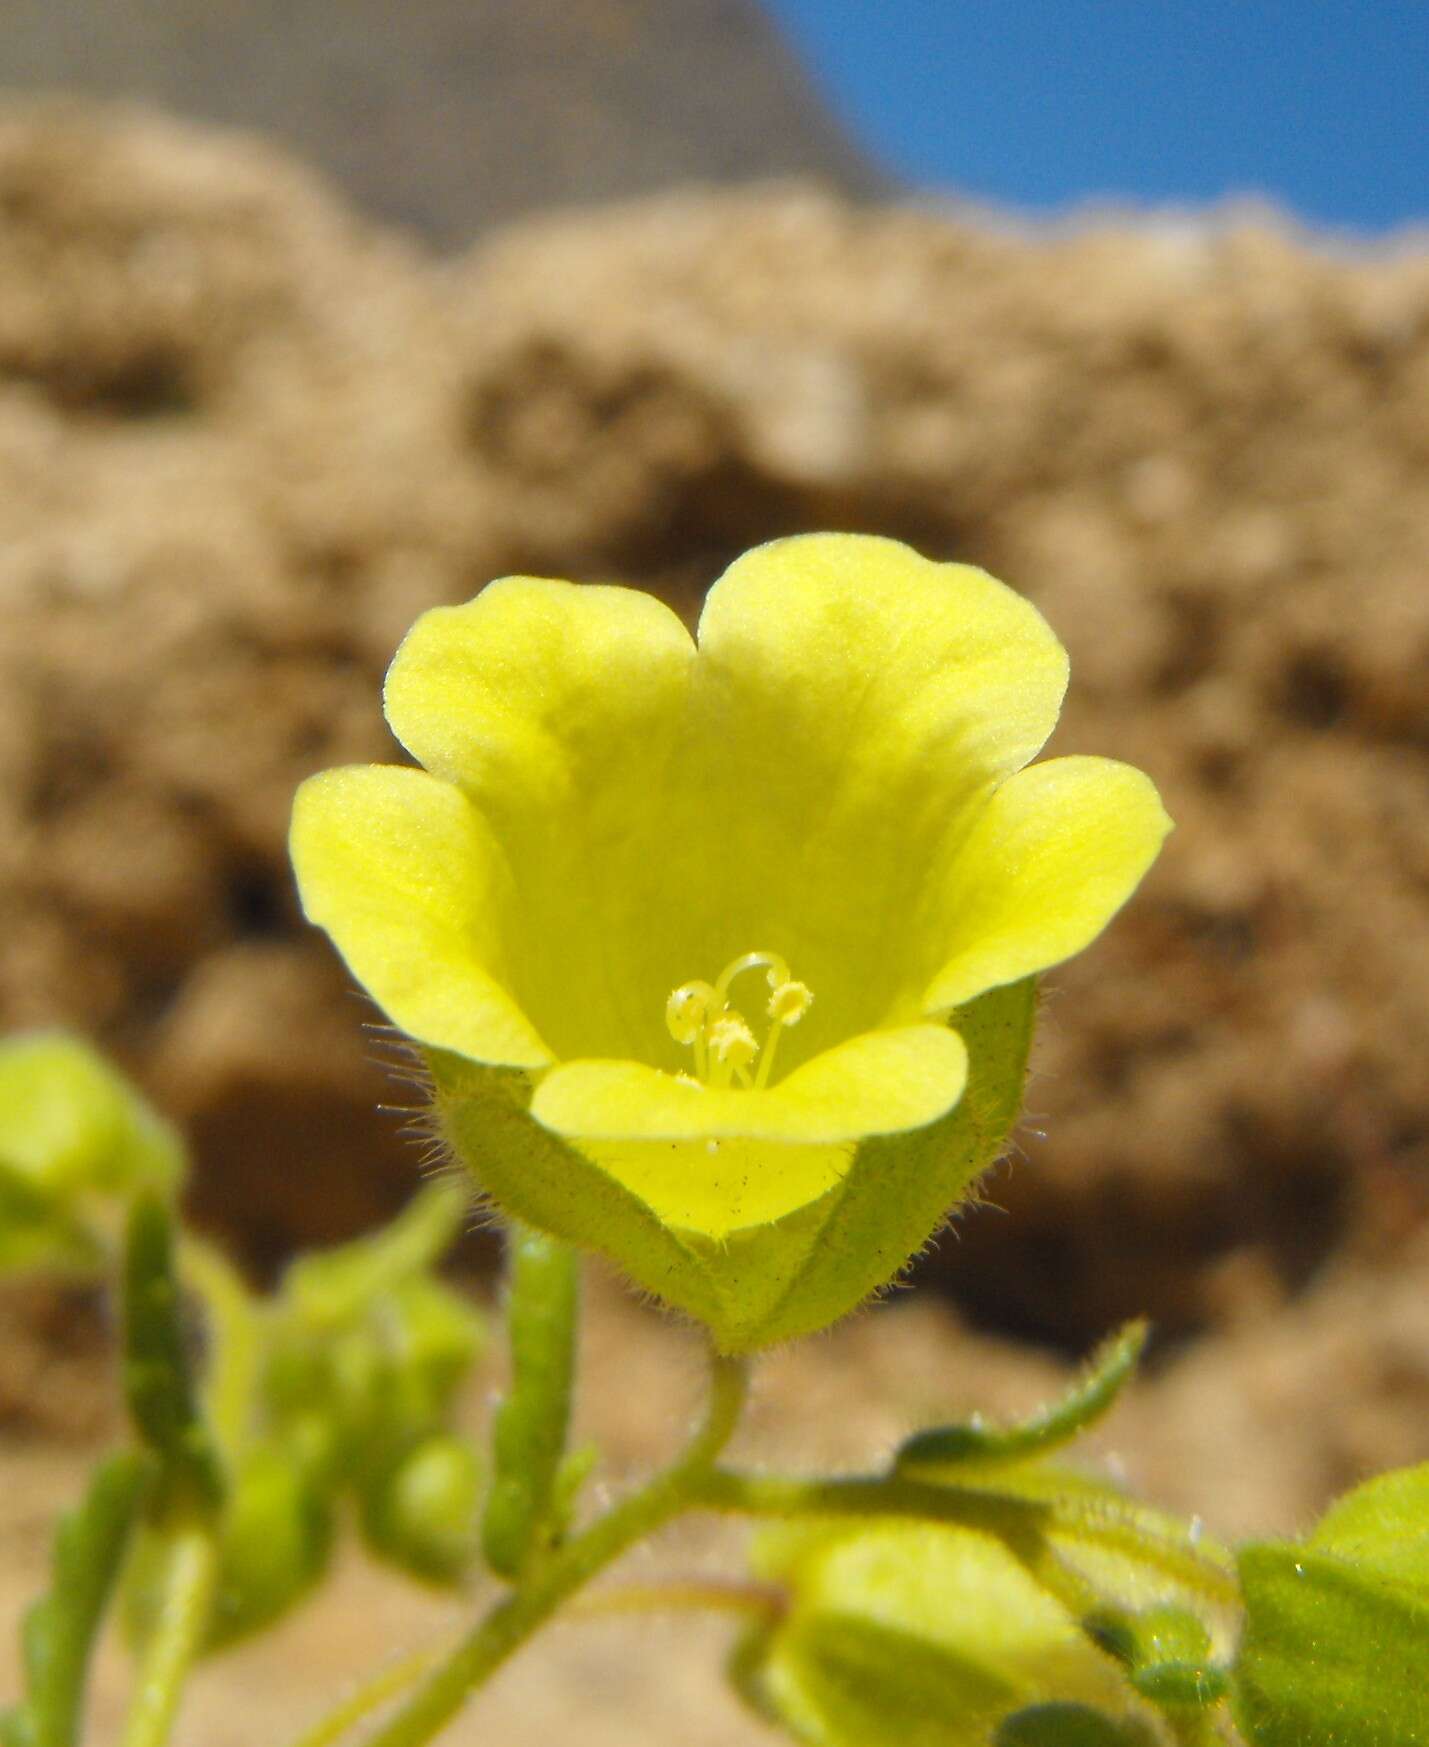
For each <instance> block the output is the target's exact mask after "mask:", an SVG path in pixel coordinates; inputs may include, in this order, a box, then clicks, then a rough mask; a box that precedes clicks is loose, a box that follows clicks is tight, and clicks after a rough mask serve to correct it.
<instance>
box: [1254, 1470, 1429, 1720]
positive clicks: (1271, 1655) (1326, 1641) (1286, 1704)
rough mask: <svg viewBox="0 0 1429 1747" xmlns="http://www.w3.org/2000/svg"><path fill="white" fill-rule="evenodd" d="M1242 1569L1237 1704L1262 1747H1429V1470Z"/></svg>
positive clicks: (1389, 1477) (1335, 1513) (1353, 1503)
mask: <svg viewBox="0 0 1429 1747" xmlns="http://www.w3.org/2000/svg"><path fill="white" fill-rule="evenodd" d="M1239 1565H1240V1577H1241V1586H1242V1589H1243V1591H1244V1595H1245V1608H1246V1625H1245V1634H1244V1637H1243V1640H1242V1643H1241V1647H1240V1654H1239V1656H1238V1658H1237V1661H1236V1666H1235V1669H1234V1672H1233V1677H1232V1678H1233V1704H1234V1709H1235V1714H1236V1721H1237V1723H1238V1725H1239V1727H1240V1729H1241V1731H1242V1732H1243V1733H1244V1734H1245V1736H1246V1737H1247V1739H1249V1740H1250V1741H1251V1742H1253V1743H1254V1747H1429V1674H1427V1673H1426V1671H1429V1463H1426V1464H1423V1465H1422V1466H1420V1467H1417V1468H1410V1469H1404V1470H1400V1471H1397V1472H1395V1473H1392V1474H1385V1475H1380V1476H1379V1477H1378V1478H1377V1479H1374V1480H1371V1481H1369V1482H1368V1483H1367V1484H1366V1485H1364V1486H1362V1487H1359V1488H1357V1489H1356V1490H1355V1491H1354V1492H1352V1493H1350V1494H1349V1495H1348V1496H1347V1497H1346V1498H1344V1499H1342V1500H1341V1501H1340V1502H1339V1503H1338V1504H1336V1505H1335V1506H1333V1507H1332V1508H1331V1510H1330V1511H1329V1512H1328V1513H1327V1514H1326V1516H1325V1517H1324V1518H1323V1519H1322V1520H1321V1522H1320V1524H1319V1526H1318V1528H1317V1529H1316V1530H1315V1532H1314V1533H1313V1534H1312V1535H1311V1536H1310V1537H1309V1539H1308V1540H1307V1541H1306V1542H1303V1543H1299V1544H1296V1543H1293V1542H1274V1541H1271V1542H1261V1543H1259V1544H1256V1545H1251V1546H1248V1547H1244V1548H1242V1549H1241V1552H1240V1558H1239Z"/></svg>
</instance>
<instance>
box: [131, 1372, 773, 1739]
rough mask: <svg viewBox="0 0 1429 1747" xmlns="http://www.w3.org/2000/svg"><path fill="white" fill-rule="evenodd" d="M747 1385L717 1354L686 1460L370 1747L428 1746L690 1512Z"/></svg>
mask: <svg viewBox="0 0 1429 1747" xmlns="http://www.w3.org/2000/svg"><path fill="white" fill-rule="evenodd" d="M747 1389H748V1378H747V1373H746V1370H745V1367H744V1365H743V1364H742V1363H741V1362H740V1361H738V1360H735V1359H723V1358H716V1359H715V1360H714V1362H713V1374H712V1378H711V1391H710V1404H709V1410H708V1413H707V1415H706V1418H705V1422H704V1424H703V1426H702V1427H701V1428H700V1430H699V1432H698V1433H697V1434H696V1436H695V1437H694V1439H693V1440H692V1442H691V1443H690V1445H689V1446H688V1448H687V1449H686V1450H685V1452H684V1454H683V1455H682V1456H681V1457H680V1458H679V1459H678V1461H676V1462H675V1463H674V1464H673V1466H671V1467H669V1468H667V1469H665V1471H664V1472H663V1473H661V1474H657V1475H656V1476H655V1477H654V1479H653V1480H650V1481H649V1482H647V1484H646V1485H645V1486H643V1487H641V1489H640V1490H639V1491H638V1492H635V1493H632V1494H631V1496H630V1497H629V1498H627V1499H625V1500H624V1501H623V1502H622V1503H620V1504H618V1505H616V1506H615V1508H614V1509H613V1510H611V1511H610V1512H608V1513H607V1515H605V1516H603V1517H600V1518H598V1519H597V1520H596V1521H595V1522H594V1523H592V1524H591V1526H590V1527H589V1528H588V1529H586V1530H585V1531H584V1533H583V1534H580V1535H577V1536H576V1537H575V1538H574V1539H573V1540H570V1541H568V1542H567V1543H566V1544H565V1546H563V1547H561V1548H560V1549H558V1550H557V1551H556V1552H554V1553H552V1554H551V1556H550V1557H549V1559H547V1560H545V1561H544V1562H543V1563H541V1564H539V1565H537V1566H536V1567H535V1568H534V1570H533V1571H532V1572H531V1574H530V1575H529V1576H528V1578H527V1579H526V1581H525V1582H523V1583H522V1584H521V1585H519V1586H518V1587H517V1588H516V1589H514V1590H512V1591H511V1592H510V1594H508V1595H507V1597H506V1598H505V1600H503V1601H500V1602H498V1603H497V1605H496V1606H495V1607H494V1608H493V1609H492V1610H491V1612H490V1613H489V1614H487V1616H486V1618H485V1619H484V1620H482V1621H481V1622H480V1624H479V1625H477V1626H476V1627H475V1629H474V1630H473V1631H472V1632H471V1633H470V1634H469V1635H468V1636H467V1637H466V1638H464V1639H463V1640H462V1642H461V1643H460V1644H458V1646H457V1647H456V1649H455V1650H454V1651H453V1652H452V1654H451V1655H450V1656H449V1657H448V1658H447V1659H446V1660H445V1661H444V1662H443V1663H442V1664H441V1666H440V1667H439V1668H438V1669H437V1670H436V1672H435V1673H434V1674H433V1675H432V1677H431V1679H430V1680H428V1681H427V1683H426V1685H425V1686H423V1687H422V1689H421V1690H420V1691H419V1692H418V1693H416V1694H415V1696H414V1697H413V1698H411V1699H410V1700H409V1701H408V1702H407V1703H406V1704H405V1705H403V1706H402V1708H401V1710H399V1711H398V1713H397V1714H396V1716H394V1717H393V1718H392V1719H391V1720H390V1721H389V1722H388V1723H387V1724H386V1726H385V1727H384V1728H382V1729H381V1730H379V1731H378V1733H377V1734H376V1735H375V1736H374V1737H373V1739H372V1741H371V1743H370V1747H424V1744H425V1743H426V1742H428V1741H430V1740H431V1739H432V1737H433V1736H434V1735H435V1734H436V1733H437V1732H438V1730H440V1729H441V1728H443V1727H444V1726H445V1725H446V1724H447V1723H448V1722H450V1721H451V1719H452V1718H453V1717H454V1716H455V1715H456V1714H457V1712H458V1711H459V1710H460V1709H461V1707H462V1706H463V1705H464V1704H465V1703H466V1701H467V1699H468V1698H469V1697H470V1696H471V1694H472V1693H473V1692H475V1691H476V1689H477V1688H478V1687H479V1686H481V1685H482V1684H483V1682H484V1681H486V1680H487V1679H489V1677H490V1676H491V1675H492V1674H494V1673H495V1671H496V1670H497V1669H498V1668H499V1667H500V1666H501V1664H502V1663H503V1662H505V1660H506V1659H507V1657H508V1656H510V1655H511V1654H512V1652H513V1651H515V1650H517V1649H519V1648H520V1646H521V1645H522V1644H524V1643H525V1642H526V1640H527V1639H528V1638H529V1637H530V1636H531V1635H532V1633H534V1632H535V1631H536V1630H537V1628H538V1627H540V1626H542V1625H543V1624H544V1623H545V1622H546V1620H548V1619H549V1618H550V1616H551V1615H552V1614H553V1613H554V1612H555V1611H556V1609H557V1608H558V1607H560V1605H561V1604H562V1602H564V1601H565V1600H566V1599H567V1598H568V1597H569V1596H571V1595H574V1593H575V1592H576V1591H577V1590H578V1589H580V1588H581V1586H582V1585H583V1584H585V1583H588V1582H589V1581H590V1579H591V1578H592V1577H594V1576H595V1575H596V1573H597V1572H599V1571H601V1570H603V1569H604V1568H605V1567H606V1566H607V1565H609V1564H611V1563H612V1561H614V1560H615V1559H617V1558H619V1556H620V1555H621V1554H622V1553H624V1552H625V1551H626V1550H627V1548H629V1547H632V1546H634V1544H635V1543H636V1542H637V1541H642V1540H644V1539H645V1537H646V1536H647V1535H650V1534H653V1533H654V1531H655V1530H656V1529H658V1528H661V1527H663V1525H664V1524H665V1523H667V1522H669V1521H670V1520H671V1518H672V1517H676V1516H679V1515H680V1514H681V1512H683V1511H685V1510H687V1509H688V1508H689V1506H690V1504H691V1502H692V1500H693V1499H694V1498H695V1497H696V1496H697V1494H698V1492H699V1489H700V1486H701V1483H702V1482H703V1480H704V1478H705V1477H706V1476H707V1475H708V1473H709V1471H710V1469H711V1467H712V1466H713V1464H714V1462H715V1459H716V1458H717V1457H718V1455H719V1453H720V1451H721V1450H722V1449H723V1448H724V1446H725V1444H726V1443H728V1441H729V1439H730V1436H731V1435H732V1433H733V1431H734V1428H735V1425H736V1424H737V1422H738V1420H739V1415H740V1412H741V1411H742V1409H743V1406H744V1401H745V1396H746V1393H747ZM125 1747H131V1744H129V1743H125Z"/></svg>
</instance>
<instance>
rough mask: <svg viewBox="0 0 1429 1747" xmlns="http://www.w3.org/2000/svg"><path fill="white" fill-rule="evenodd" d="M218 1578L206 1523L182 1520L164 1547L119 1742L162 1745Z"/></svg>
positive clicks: (204, 1628) (128, 1745)
mask: <svg viewBox="0 0 1429 1747" xmlns="http://www.w3.org/2000/svg"><path fill="white" fill-rule="evenodd" d="M217 1578H218V1543H217V1541H216V1540H215V1539H214V1535H213V1530H212V1527H211V1525H209V1524H207V1523H193V1524H189V1525H185V1526H184V1527H183V1528H181V1529H180V1530H179V1531H178V1532H177V1533H176V1534H175V1535H174V1536H173V1538H172V1539H171V1541H170V1542H169V1547H168V1560H167V1569H166V1571H165V1578H164V1591H163V1596H162V1599H161V1601H160V1604H159V1614H158V1618H157V1619H156V1620H155V1622H154V1627H153V1631H152V1633H151V1634H150V1637H149V1642H148V1645H147V1647H146V1649H145V1652H144V1658H143V1661H142V1662H141V1664H140V1667H139V1673H138V1677H137V1680H136V1683H135V1689H134V1697H133V1700H132V1702H131V1704H130V1707H129V1715H128V1717H127V1718H126V1719H125V1723H124V1734H123V1738H122V1747H164V1743H165V1742H166V1741H167V1740H168V1738H169V1731H170V1729H172V1727H173V1723H174V1716H175V1713H176V1712H177V1710H178V1707H179V1698H180V1695H181V1694H182V1692H183V1686H184V1681H185V1680H186V1679H187V1677H188V1673H189V1670H190V1669H191V1668H192V1666H193V1664H194V1661H195V1659H196V1658H197V1656H198V1653H199V1650H200V1648H201V1647H202V1644H203V1640H204V1636H205V1634H206V1633H207V1631H208V1625H209V1618H210V1614H211V1611H212V1606H213V1595H214V1589H215V1586H216V1583H217Z"/></svg>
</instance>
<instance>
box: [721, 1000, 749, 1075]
mask: <svg viewBox="0 0 1429 1747" xmlns="http://www.w3.org/2000/svg"><path fill="white" fill-rule="evenodd" d="M710 1054H711V1055H712V1056H713V1057H714V1059H715V1060H716V1061H717V1062H725V1063H727V1064H728V1065H729V1067H731V1068H747V1067H748V1066H749V1064H750V1063H751V1062H752V1061H753V1060H754V1058H755V1056H757V1055H758V1054H759V1044H758V1042H757V1041H756V1039H755V1036H754V1033H753V1032H752V1031H751V1030H750V1029H749V1027H748V1026H747V1025H746V1024H745V1023H744V1020H743V1018H742V1017H741V1016H740V1015H739V1014H738V1013H736V1012H734V1011H733V1009H731V1008H727V1009H726V1010H725V1011H724V1012H723V1013H721V1014H720V1016H719V1018H718V1019H716V1020H715V1022H714V1024H713V1025H711V1026H710Z"/></svg>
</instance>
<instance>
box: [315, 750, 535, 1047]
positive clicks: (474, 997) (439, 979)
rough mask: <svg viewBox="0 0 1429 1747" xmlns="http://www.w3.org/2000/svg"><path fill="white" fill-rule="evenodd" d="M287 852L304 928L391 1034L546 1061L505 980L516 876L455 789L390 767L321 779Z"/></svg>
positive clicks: (327, 774) (415, 772)
mask: <svg viewBox="0 0 1429 1747" xmlns="http://www.w3.org/2000/svg"><path fill="white" fill-rule="evenodd" d="M290 847H291V850H292V856H293V865H294V867H295V868H296V870H297V875H298V886H299V889H300V891H301V893H302V899H303V908H304V910H305V911H306V913H307V916H308V918H309V920H310V921H313V922H316V923H317V924H318V925H319V926H320V927H322V928H325V929H326V930H327V931H328V933H329V934H330V935H331V936H332V939H333V941H334V943H335V944H336V946H337V948H338V951H339V952H341V954H342V956H343V958H344V959H345V960H346V961H347V965H348V968H349V969H350V970H351V971H352V973H353V975H354V976H355V977H356V978H357V979H358V981H359V982H361V983H363V984H364V985H365V987H366V988H367V990H368V991H369V993H370V994H371V995H372V996H373V998H374V999H375V1000H376V1001H377V1002H378V1003H379V1005H380V1006H381V1007H382V1009H383V1011H384V1012H385V1013H386V1014H387V1016H388V1018H389V1019H391V1020H392V1022H393V1023H394V1024H395V1025H398V1026H400V1027H401V1029H402V1030H403V1031H405V1032H407V1033H408V1034H409V1035H410V1036H412V1037H414V1038H415V1039H416V1040H417V1041H418V1042H420V1043H427V1044H432V1045H435V1046H436V1047H438V1048H441V1049H449V1050H455V1051H456V1052H458V1053H459V1054H461V1055H465V1056H469V1057H471V1058H472V1059H473V1060H476V1061H481V1062H491V1063H501V1064H505V1065H507V1066H510V1067H522V1068H533V1067H543V1066H545V1065H546V1064H547V1063H548V1062H549V1061H550V1060H551V1052H550V1050H549V1049H548V1048H547V1046H546V1044H545V1042H544V1041H543V1040H542V1038H541V1037H540V1036H539V1034H538V1033H537V1031H536V1030H535V1028H534V1026H533V1025H532V1024H531V1022H530V1020H529V1019H527V1017H526V1015H525V1014H524V1013H523V1012H522V1011H521V1008H520V1007H519V1006H518V1005H517V1003H516V1001H515V1000H514V999H513V997H512V996H511V995H510V994H509V993H508V991H507V988H506V987H505V979H504V977H503V976H502V974H501V972H502V964H503V954H502V950H501V942H500V937H499V932H498V927H499V919H500V917H501V915H502V914H503V912H504V911H506V910H508V909H509V904H510V900H509V894H508V893H507V891H506V888H507V887H508V886H509V883H510V876H509V873H508V872H507V870H506V868H505V866H504V863H503V862H502V859H501V853H500V851H499V849H498V848H497V847H496V845H495V843H494V842H493V841H492V838H491V835H490V833H489V832H488V831H487V829H486V827H485V826H484V825H483V823H482V820H481V818H480V816H479V815H478V814H477V813H476V811H475V809H474V808H473V807H472V806H471V804H470V803H469V802H468V801H467V799H466V797H465V796H464V795H463V794H462V793H461V791H460V790H459V789H456V788H453V787H452V786H451V785H450V784H449V783H444V782H440V781H438V780H437V778H435V777H431V776H428V775H427V774H426V772H425V771H420V770H406V769H402V768H400V767H398V766H395V765H350V766H348V767H346V768H344V769H340V770H329V771H324V772H323V774H322V775H321V776H315V777H312V778H310V779H309V780H308V781H307V782H305V783H304V784H303V786H302V787H301V788H300V789H299V790H298V795H297V799H296V801H295V802H294V805H293V826H292V835H291V839H290Z"/></svg>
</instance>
